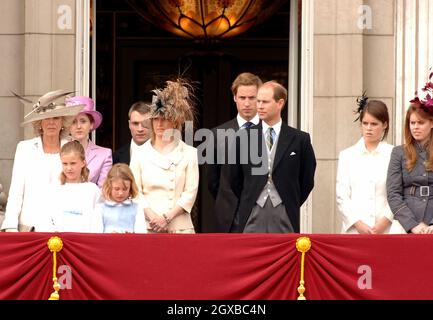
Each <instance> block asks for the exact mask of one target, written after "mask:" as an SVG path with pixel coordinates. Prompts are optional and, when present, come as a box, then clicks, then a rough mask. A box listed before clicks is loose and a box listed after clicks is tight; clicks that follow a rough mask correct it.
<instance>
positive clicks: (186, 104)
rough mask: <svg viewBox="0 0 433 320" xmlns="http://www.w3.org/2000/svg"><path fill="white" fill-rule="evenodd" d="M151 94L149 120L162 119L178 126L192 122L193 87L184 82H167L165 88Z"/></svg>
mask: <svg viewBox="0 0 433 320" xmlns="http://www.w3.org/2000/svg"><path fill="white" fill-rule="evenodd" d="M152 92H153V97H152V104H151V106H150V109H151V112H150V118H157V117H163V118H165V119H168V120H171V121H173V122H175V123H180V124H183V123H185V121H192V120H194V93H193V87H192V85H191V84H189V83H188V82H187V81H186V80H184V79H181V78H178V79H177V80H176V81H167V82H166V86H165V88H163V89H155V90H152Z"/></svg>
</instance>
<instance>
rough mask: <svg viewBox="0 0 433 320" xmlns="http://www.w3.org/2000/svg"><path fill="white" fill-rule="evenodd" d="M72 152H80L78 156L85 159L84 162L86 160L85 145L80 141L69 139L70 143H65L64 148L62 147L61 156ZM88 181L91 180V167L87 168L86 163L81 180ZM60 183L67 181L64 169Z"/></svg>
mask: <svg viewBox="0 0 433 320" xmlns="http://www.w3.org/2000/svg"><path fill="white" fill-rule="evenodd" d="M71 152H74V153H75V154H78V156H79V157H80V159H81V160H82V161H84V162H85V161H86V153H85V151H84V148H83V146H82V145H81V143H79V142H78V141H76V140H73V141H69V142H68V143H65V144H64V145H63V147H62V149H60V156H61V155H62V154H65V153H71ZM87 181H89V169H88V168H87V165H85V166H84V167H83V168H82V169H81V182H87ZM60 183H61V184H65V183H66V176H65V174H64V173H63V171H62V173H61V174H60Z"/></svg>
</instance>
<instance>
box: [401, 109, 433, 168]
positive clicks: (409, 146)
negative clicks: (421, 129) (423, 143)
mask: <svg viewBox="0 0 433 320" xmlns="http://www.w3.org/2000/svg"><path fill="white" fill-rule="evenodd" d="M413 113H416V114H418V115H419V116H420V117H421V118H422V119H426V120H432V121H433V115H432V114H430V113H428V112H426V111H425V110H424V109H423V108H421V107H420V106H419V105H416V104H411V105H410V106H409V109H407V112H406V119H405V123H404V140H405V144H404V154H405V156H406V169H407V171H409V172H410V171H412V169H413V168H414V167H415V164H416V161H417V158H418V155H417V152H416V148H415V143H416V140H415V139H414V138H413V136H412V133H411V132H410V116H411V115H412V114H413ZM431 137H432V133H431V131H430V140H429V142H428V148H427V157H428V160H427V161H426V162H425V168H426V170H427V171H433V152H431V150H433V139H432V138H431Z"/></svg>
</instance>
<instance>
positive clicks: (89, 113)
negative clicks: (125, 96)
mask: <svg viewBox="0 0 433 320" xmlns="http://www.w3.org/2000/svg"><path fill="white" fill-rule="evenodd" d="M80 104H84V105H85V107H84V109H82V110H81V112H80V113H79V114H78V115H77V116H76V117H75V119H74V121H73V122H72V126H71V129H70V131H71V136H72V138H73V139H74V140H78V141H79V142H80V143H81V145H82V146H83V148H84V150H85V151H86V163H87V167H88V168H89V170H90V174H89V181H90V182H93V183H95V184H97V185H98V187H100V188H101V187H102V185H103V183H104V181H105V178H106V177H107V173H108V171H109V170H110V169H111V167H112V165H113V158H112V151H111V149H108V148H103V147H100V146H97V145H96V144H94V143H93V142H92V140H90V139H89V133H90V132H91V131H93V130H96V129H97V128H98V127H99V126H100V125H101V123H102V115H101V113H99V112H98V111H96V110H95V103H94V102H93V100H92V99H90V98H89V97H83V96H76V97H72V98H68V99H66V105H68V106H73V105H80Z"/></svg>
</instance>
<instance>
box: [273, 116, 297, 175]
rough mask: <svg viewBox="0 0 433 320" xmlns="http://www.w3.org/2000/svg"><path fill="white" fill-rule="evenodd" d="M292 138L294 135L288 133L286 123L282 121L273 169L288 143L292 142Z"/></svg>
mask: <svg viewBox="0 0 433 320" xmlns="http://www.w3.org/2000/svg"><path fill="white" fill-rule="evenodd" d="M293 138H294V135H291V134H290V132H289V127H288V126H287V125H286V124H284V123H282V124H281V131H280V135H279V137H278V141H277V150H276V151H275V159H274V166H273V169H275V168H276V167H277V165H278V163H279V162H280V161H281V159H283V156H284V153H285V152H286V150H287V148H288V147H289V145H290V144H291V143H292V140H293Z"/></svg>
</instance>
